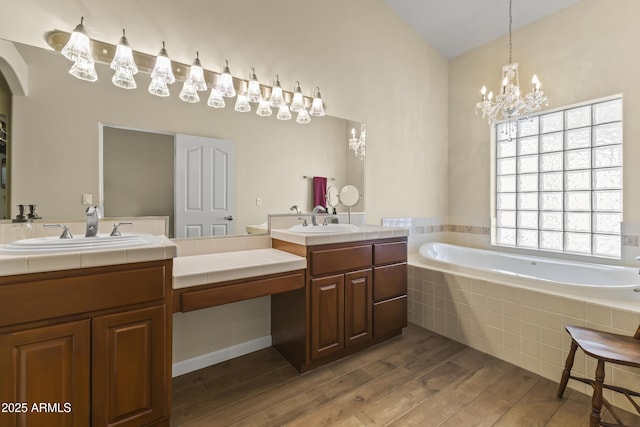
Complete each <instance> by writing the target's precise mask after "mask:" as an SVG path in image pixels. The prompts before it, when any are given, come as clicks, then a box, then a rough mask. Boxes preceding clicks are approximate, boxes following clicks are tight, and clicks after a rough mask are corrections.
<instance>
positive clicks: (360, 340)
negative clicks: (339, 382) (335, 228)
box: [271, 237, 407, 372]
mask: <svg viewBox="0 0 640 427" xmlns="http://www.w3.org/2000/svg"><path fill="white" fill-rule="evenodd" d="M272 246H273V248H275V249H280V250H284V251H288V252H291V253H294V254H296V255H301V256H306V258H307V285H306V293H305V294H298V296H297V297H295V296H293V295H291V294H290V295H282V296H276V295H274V296H272V297H271V298H272V299H271V302H272V310H271V315H272V338H273V344H274V346H275V347H276V348H277V349H278V350H279V351H280V352H281V353H282V354H283V355H284V356H285V357H286V358H287V359H288V360H289V361H290V362H291V363H292V364H293V365H294V366H295V367H296V368H298V369H299V370H300V371H302V372H304V371H306V370H309V369H312V368H314V367H316V366H320V365H322V364H324V363H327V362H329V361H332V360H335V359H338V358H340V357H342V356H345V355H347V354H351V353H353V352H355V351H358V350H360V349H362V348H365V347H367V346H370V345H372V344H374V343H375V342H378V341H380V340H383V339H387V338H389V337H392V336H394V335H398V334H400V333H402V328H403V327H405V326H406V324H407V307H406V292H407V265H406V259H407V243H406V238H405V237H402V238H393V239H377V240H370V241H369V240H365V241H358V242H346V243H336V244H328V245H315V246H301V245H294V244H291V243H288V242H283V241H279V240H273V241H272ZM303 295H304V296H303ZM301 302H304V303H305V304H306V310H305V311H291V310H288V309H287V308H288V307H291V306H293V305H294V304H295V303H298V304H299V303H301Z"/></svg>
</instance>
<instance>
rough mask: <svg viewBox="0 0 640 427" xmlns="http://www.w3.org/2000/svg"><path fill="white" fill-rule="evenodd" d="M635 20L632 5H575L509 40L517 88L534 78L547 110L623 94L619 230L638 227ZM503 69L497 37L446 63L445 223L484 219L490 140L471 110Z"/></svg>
mask: <svg viewBox="0 0 640 427" xmlns="http://www.w3.org/2000/svg"><path fill="white" fill-rule="evenodd" d="M514 13H515V11H514ZM638 16H640V2H638V1H637V0H616V1H603V0H582V1H581V2H579V3H576V4H575V5H573V6H570V7H568V8H566V9H564V10H562V11H561V12H559V13H557V14H555V15H552V16H549V17H546V18H544V19H542V20H540V21H538V22H536V23H533V24H531V25H529V26H527V27H524V28H522V29H521V30H518V31H516V32H514V33H513V60H514V62H518V63H519V64H520V80H521V82H522V86H523V88H525V89H526V90H527V92H528V91H529V90H530V88H529V85H530V83H529V82H530V80H531V76H532V75H533V74H534V73H536V74H537V75H538V77H539V78H540V79H541V80H542V89H543V90H544V91H545V93H546V94H547V95H548V97H549V106H548V108H554V107H560V106H564V105H571V104H575V103H579V102H583V101H588V100H592V99H597V98H601V97H605V96H609V95H614V94H618V93H622V94H623V97H624V98H623V108H624V117H625V121H624V129H623V132H624V158H625V159H626V162H625V165H624V184H623V185H624V187H625V193H624V221H625V222H627V221H639V220H640V192H638V191H635V189H634V187H635V184H636V183H637V182H640V170H639V169H638V168H637V167H635V165H634V164H633V161H634V160H635V159H638V158H640V144H638V142H637V141H638V138H639V137H640V121H638V120H635V119H634V118H635V117H636V116H637V115H638V114H639V113H640V84H638V69H639V67H640V61H638V59H637V55H634V54H633V52H634V51H636V50H637V46H636V45H637V40H638V39H640V26H638V23H637V17H638ZM507 61H508V38H507V37H503V38H500V39H498V40H496V41H494V42H492V43H489V44H487V45H484V46H481V47H479V48H477V49H475V50H473V51H471V52H469V53H466V54H464V55H461V56H459V57H457V58H454V59H453V60H452V61H451V62H450V67H449V82H450V84H449V117H450V118H451V119H450V121H449V208H448V212H449V215H450V216H454V217H484V218H488V217H489V216H490V164H491V152H490V133H489V127H488V125H487V122H486V121H485V120H483V119H482V118H481V116H479V115H476V114H475V109H474V106H475V103H476V102H477V101H478V100H479V97H480V93H479V92H480V88H481V87H482V85H483V84H485V85H487V88H488V89H493V90H494V91H495V90H496V89H498V85H499V84H500V70H501V67H502V65H504V64H505V63H506V62H507ZM634 234H636V233H634Z"/></svg>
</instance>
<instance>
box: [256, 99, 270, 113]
mask: <svg viewBox="0 0 640 427" xmlns="http://www.w3.org/2000/svg"><path fill="white" fill-rule="evenodd" d="M256 114H257V115H259V116H262V117H269V116H270V115H271V114H273V111H271V106H270V105H269V101H267V100H266V99H261V100H260V103H259V104H258V109H257V110H256Z"/></svg>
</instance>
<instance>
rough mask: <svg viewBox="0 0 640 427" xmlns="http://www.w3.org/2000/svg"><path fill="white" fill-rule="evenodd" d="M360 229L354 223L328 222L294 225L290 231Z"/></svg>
mask: <svg viewBox="0 0 640 427" xmlns="http://www.w3.org/2000/svg"><path fill="white" fill-rule="evenodd" d="M359 230H360V229H359V228H358V227H357V226H355V225H353V224H327V225H308V226H304V225H302V224H298V225H294V226H293V227H290V228H289V231H293V232H294V233H313V234H316V233H352V232H354V231H359Z"/></svg>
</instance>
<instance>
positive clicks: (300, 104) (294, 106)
mask: <svg viewBox="0 0 640 427" xmlns="http://www.w3.org/2000/svg"><path fill="white" fill-rule="evenodd" d="M290 108H291V112H292V113H297V112H298V111H300V110H303V109H304V96H302V89H300V84H299V83H297V82H296V88H295V90H294V92H293V99H292V100H291V107H290Z"/></svg>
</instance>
